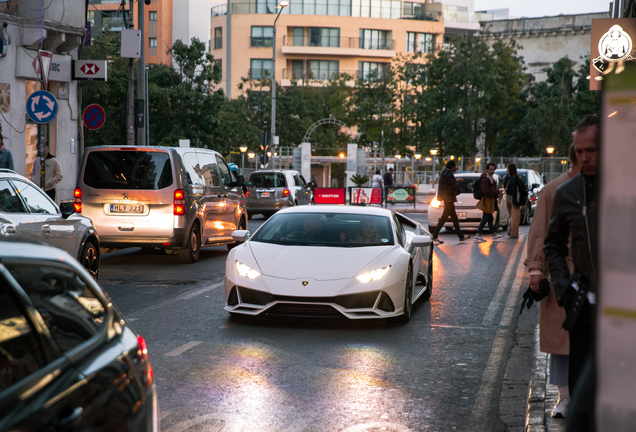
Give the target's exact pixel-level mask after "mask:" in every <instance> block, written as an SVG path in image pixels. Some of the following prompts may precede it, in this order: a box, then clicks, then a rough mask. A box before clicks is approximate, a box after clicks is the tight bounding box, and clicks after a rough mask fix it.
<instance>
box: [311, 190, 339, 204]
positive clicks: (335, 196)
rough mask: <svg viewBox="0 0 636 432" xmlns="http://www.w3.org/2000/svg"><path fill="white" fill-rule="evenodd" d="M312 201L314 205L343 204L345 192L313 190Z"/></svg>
mask: <svg viewBox="0 0 636 432" xmlns="http://www.w3.org/2000/svg"><path fill="white" fill-rule="evenodd" d="M314 201H315V203H316V204H344V203H345V190H344V189H340V188H315V189H314Z"/></svg>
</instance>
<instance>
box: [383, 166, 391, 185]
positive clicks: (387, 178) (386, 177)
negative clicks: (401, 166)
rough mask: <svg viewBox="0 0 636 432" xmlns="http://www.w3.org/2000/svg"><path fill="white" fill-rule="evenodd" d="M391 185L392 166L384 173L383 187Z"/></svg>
mask: <svg viewBox="0 0 636 432" xmlns="http://www.w3.org/2000/svg"><path fill="white" fill-rule="evenodd" d="M389 186H393V167H391V168H389V169H388V170H387V171H386V172H385V173H384V187H389Z"/></svg>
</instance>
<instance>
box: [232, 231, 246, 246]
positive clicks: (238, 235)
mask: <svg viewBox="0 0 636 432" xmlns="http://www.w3.org/2000/svg"><path fill="white" fill-rule="evenodd" d="M232 238H233V239H234V240H235V241H237V242H239V243H244V242H246V241H247V240H248V239H249V238H250V232H249V231H248V230H235V231H232Z"/></svg>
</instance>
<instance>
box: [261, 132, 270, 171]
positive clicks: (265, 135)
mask: <svg viewBox="0 0 636 432" xmlns="http://www.w3.org/2000/svg"><path fill="white" fill-rule="evenodd" d="M258 136H259V137H260V138H261V157H260V162H261V165H267V163H268V162H269V156H267V152H269V151H270V149H269V137H270V134H269V132H261V133H260V134H258Z"/></svg>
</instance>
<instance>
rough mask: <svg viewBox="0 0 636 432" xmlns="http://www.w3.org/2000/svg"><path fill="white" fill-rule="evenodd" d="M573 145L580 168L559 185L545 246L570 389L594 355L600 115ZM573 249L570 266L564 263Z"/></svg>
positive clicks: (581, 128)
mask: <svg viewBox="0 0 636 432" xmlns="http://www.w3.org/2000/svg"><path fill="white" fill-rule="evenodd" d="M574 149H575V151H576V156H577V159H578V161H579V165H580V169H581V173H580V174H579V175H576V176H574V177H573V178H572V179H570V180H568V181H567V182H565V183H563V184H562V185H561V186H559V187H558V189H557V190H556V193H555V195H554V203H558V205H553V206H552V211H551V215H550V216H551V217H550V223H549V225H548V232H547V235H546V238H545V245H544V248H543V251H544V252H545V259H546V261H547V263H548V266H549V270H550V278H551V281H552V284H553V287H554V291H555V294H556V299H557V302H558V303H559V305H561V306H563V307H564V308H565V311H566V318H565V322H564V323H563V328H564V329H565V330H567V331H568V332H569V340H570V358H569V373H568V384H569V387H570V392H571V393H572V394H574V392H575V391H576V388H577V386H579V385H580V384H583V381H582V380H581V372H582V370H583V366H584V364H585V362H586V360H587V359H588V358H590V356H592V357H591V358H593V348H594V320H595V308H596V290H597V274H596V262H597V260H596V244H597V238H598V237H597V233H598V229H597V221H598V200H597V199H596V198H597V191H598V181H597V169H598V154H599V119H598V117H594V116H586V117H585V118H584V119H583V120H582V121H581V122H580V123H579V124H578V125H577V127H576V132H575V133H574ZM569 252H571V256H572V263H573V264H574V271H573V272H572V273H570V270H569V269H568V264H567V258H568V253H569Z"/></svg>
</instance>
